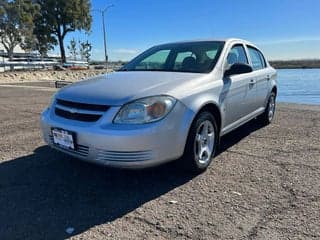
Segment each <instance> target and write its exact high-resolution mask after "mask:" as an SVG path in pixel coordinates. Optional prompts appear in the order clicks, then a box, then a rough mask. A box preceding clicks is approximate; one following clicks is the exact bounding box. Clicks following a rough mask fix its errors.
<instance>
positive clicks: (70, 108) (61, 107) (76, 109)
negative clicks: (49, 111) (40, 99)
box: [55, 99, 110, 122]
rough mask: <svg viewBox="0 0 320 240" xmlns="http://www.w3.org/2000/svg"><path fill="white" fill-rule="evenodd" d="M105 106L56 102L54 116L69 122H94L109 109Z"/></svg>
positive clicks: (63, 101)
mask: <svg viewBox="0 0 320 240" xmlns="http://www.w3.org/2000/svg"><path fill="white" fill-rule="evenodd" d="M109 108H110V107H109V106H107V105H98V104H87V103H79V102H71V101H66V100H62V99H57V100H56V105H55V114H56V115H57V116H59V117H63V118H66V119H70V120H76V121H81V122H96V121H98V120H99V118H100V117H101V116H102V115H103V114H104V113H105V112H106V111H107V110H108V109H109Z"/></svg>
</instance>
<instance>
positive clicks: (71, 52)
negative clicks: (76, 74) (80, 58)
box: [67, 38, 78, 60]
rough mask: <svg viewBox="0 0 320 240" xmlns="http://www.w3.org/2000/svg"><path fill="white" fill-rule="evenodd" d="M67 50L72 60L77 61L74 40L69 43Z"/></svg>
mask: <svg viewBox="0 0 320 240" xmlns="http://www.w3.org/2000/svg"><path fill="white" fill-rule="evenodd" d="M67 48H68V50H69V53H70V55H71V57H72V58H73V60H77V55H78V51H77V42H76V40H75V39H74V38H73V39H72V40H71V41H70V45H69V46H68V47H67Z"/></svg>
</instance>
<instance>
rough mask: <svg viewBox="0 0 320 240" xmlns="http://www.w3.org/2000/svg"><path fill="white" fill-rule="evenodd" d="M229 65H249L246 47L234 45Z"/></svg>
mask: <svg viewBox="0 0 320 240" xmlns="http://www.w3.org/2000/svg"><path fill="white" fill-rule="evenodd" d="M227 61H228V64H234V63H245V64H248V59H247V55H246V52H245V50H244V47H243V46H242V45H234V46H233V47H232V48H231V50H230V52H229V54H228V58H227Z"/></svg>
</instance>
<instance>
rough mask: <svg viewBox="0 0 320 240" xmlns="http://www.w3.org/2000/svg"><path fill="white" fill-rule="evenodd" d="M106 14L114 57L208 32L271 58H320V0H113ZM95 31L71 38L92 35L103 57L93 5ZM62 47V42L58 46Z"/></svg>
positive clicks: (97, 53)
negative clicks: (239, 40) (248, 43)
mask: <svg viewBox="0 0 320 240" xmlns="http://www.w3.org/2000/svg"><path fill="white" fill-rule="evenodd" d="M109 4H114V7H113V8H110V9H109V10H108V12H107V14H106V19H105V20H106V29H107V49H108V54H109V59H110V60H129V59H131V58H132V57H134V56H136V55H137V54H138V53H140V52H141V51H143V50H145V49H146V48H148V47H150V46H152V45H156V44H159V43H164V42H170V41H179V40H188V39H204V38H226V37H237V38H244V39H247V40H249V41H252V42H254V43H256V44H257V45H258V46H259V47H260V48H261V49H262V50H263V51H264V52H265V54H266V55H267V57H268V58H269V59H272V60H275V59H296V58H320V14H319V12H320V0H303V1H301V0H265V1H259V0H241V1H237V0H161V1H160V0H149V1H148V0H112V1H111V0H110V1H99V0H93V1H92V8H93V9H99V8H104V7H105V6H107V5H109ZM92 14H93V24H92V32H91V34H90V35H86V34H84V33H81V32H75V33H71V34H69V35H67V37H66V40H65V45H68V43H69V41H70V39H71V38H73V37H74V38H75V39H78V40H82V41H83V40H89V41H90V42H91V43H92V44H93V51H92V55H93V56H92V58H93V59H96V60H102V59H103V56H104V51H103V34H102V24H101V21H102V19H101V15H100V14H99V13H98V12H96V11H93V12H92ZM57 49H58V48H57Z"/></svg>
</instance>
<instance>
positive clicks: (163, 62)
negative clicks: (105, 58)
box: [119, 41, 224, 73]
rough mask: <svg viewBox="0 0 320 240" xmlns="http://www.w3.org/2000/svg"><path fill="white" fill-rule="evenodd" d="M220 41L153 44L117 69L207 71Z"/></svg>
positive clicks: (214, 61) (214, 57) (215, 58)
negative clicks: (153, 45)
mask: <svg viewBox="0 0 320 240" xmlns="http://www.w3.org/2000/svg"><path fill="white" fill-rule="evenodd" d="M223 46H224V42H222V41H201V42H200V41H199V42H185V43H173V44H165V45H160V46H155V47H152V48H150V49H148V50H147V51H145V52H143V53H142V54H140V55H139V56H137V57H136V58H134V59H133V60H132V61H130V62H129V63H127V64H126V65H125V66H123V67H122V68H121V69H119V71H165V72H193V73H209V72H210V71H211V70H212V69H213V68H214V66H215V64H216V62H217V60H218V59H219V56H220V53H221V51H222V49H223Z"/></svg>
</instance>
